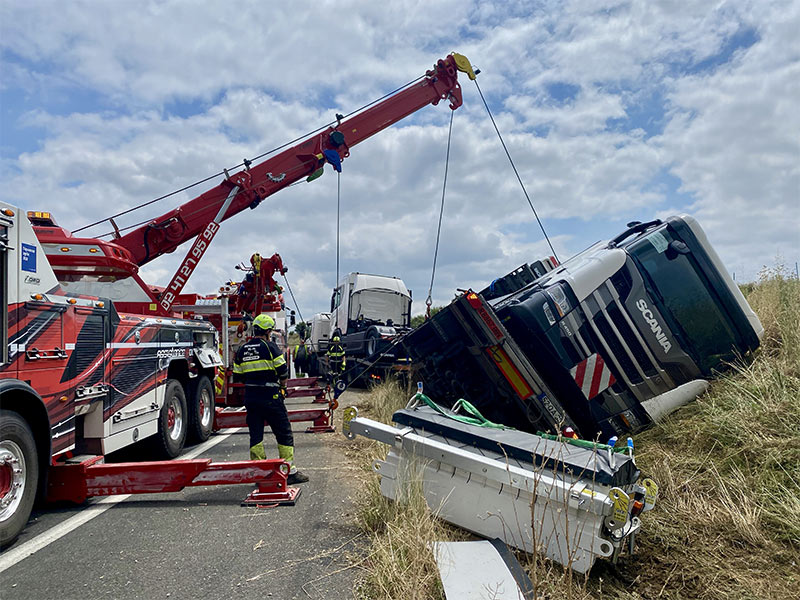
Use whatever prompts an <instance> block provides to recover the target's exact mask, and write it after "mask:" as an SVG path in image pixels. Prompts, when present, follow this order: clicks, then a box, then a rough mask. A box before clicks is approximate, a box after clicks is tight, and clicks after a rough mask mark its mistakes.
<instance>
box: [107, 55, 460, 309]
mask: <svg viewBox="0 0 800 600" xmlns="http://www.w3.org/2000/svg"><path fill="white" fill-rule="evenodd" d="M457 71H462V72H465V73H467V74H468V76H469V77H470V78H471V79H474V78H475V74H474V72H473V71H472V67H471V66H470V64H469V61H468V60H467V59H466V58H465V57H463V56H461V55H458V54H450V55H448V56H447V57H446V58H444V59H441V60H439V61H437V63H436V64H435V65H434V67H433V69H431V70H429V71H427V72H426V74H425V76H424V77H422V79H421V80H420V81H418V82H416V83H414V84H412V85H411V86H409V87H407V88H405V89H404V90H402V91H400V92H398V93H397V94H394V95H393V96H390V97H389V98H386V99H385V100H383V101H381V102H378V103H377V104H375V105H374V106H372V107H370V108H368V109H366V110H364V111H363V112H361V113H358V114H356V115H354V116H353V117H351V118H349V119H346V120H342V119H341V118H337V123H336V125H334V126H332V127H330V128H328V129H327V130H325V131H323V132H322V133H318V134H316V135H314V136H312V137H310V138H308V139H306V140H304V141H302V142H300V143H299V144H297V145H295V146H293V147H291V148H288V149H287V150H284V151H283V152H280V153H279V154H276V155H275V156H273V157H271V158H269V159H267V160H265V161H263V162H261V163H259V164H252V163H251V162H250V161H247V160H245V161H244V165H245V168H244V169H243V170H241V171H239V172H238V173H234V174H232V175H229V174H228V173H227V172H226V178H225V180H224V181H223V182H222V183H220V184H219V185H217V186H216V187H214V188H212V189H210V190H208V191H207V192H205V193H203V194H201V195H200V196H198V197H197V198H194V199H193V200H190V201H189V202H187V203H185V204H183V205H182V206H180V207H178V208H175V209H173V210H171V211H170V212H168V213H166V214H164V215H162V216H160V217H158V218H156V219H154V220H152V221H150V222H149V223H147V224H145V225H143V226H141V227H139V228H137V229H134V230H133V231H131V232H129V233H127V234H125V235H123V236H121V237H119V238H118V239H116V240H115V243H116V244H117V245H118V246H121V247H122V248H124V249H126V250H127V251H128V252H129V253H130V255H131V257H132V262H133V263H134V264H136V265H137V266H142V265H145V264H147V263H148V262H150V261H152V260H153V259H155V258H157V257H158V256H160V255H162V254H164V253H168V252H172V251H174V250H175V249H176V248H177V247H178V246H179V245H180V244H182V243H184V242H186V241H188V240H190V239H192V238H193V237H195V236H197V240H196V242H195V244H194V245H193V247H192V248H191V249H190V251H189V253H188V254H187V256H186V258H185V259H184V261H183V263H182V264H181V266H180V268H179V269H178V272H177V273H176V274H175V276H174V277H173V279H172V281H171V282H170V284H169V285H168V286H167V288H166V290H165V291H164V293H163V294H162V296H161V298H160V299H159V300H160V304H161V308H162V309H163V310H164V311H166V312H169V310H170V308H171V306H172V303H173V302H174V300H175V298H176V297H177V295H178V294H179V293H180V291H181V289H182V288H183V286H184V285H185V283H186V281H187V280H188V278H189V276H190V275H191V274H192V272H193V271H194V269H195V267H196V266H197V263H198V262H199V260H200V258H202V255H203V254H204V253H205V250H206V248H207V247H208V244H209V243H210V241H211V239H213V237H214V235H215V234H216V232H217V230H218V229H219V225H220V223H221V222H222V221H224V220H226V219H228V218H230V217H232V216H234V215H235V214H237V213H239V212H241V211H243V210H244V209H246V208H255V207H256V206H258V204H259V203H260V202H262V201H263V200H264V199H265V198H267V197H268V196H271V195H272V194H274V193H275V192H277V191H279V190H281V189H283V188H285V187H288V186H289V185H291V184H293V183H295V182H297V181H299V180H300V179H302V178H303V177H311V176H313V175H314V174H316V172H317V171H319V170H320V169H321V168H322V166H323V165H324V164H325V163H326V162H327V163H330V164H332V165H333V167H334V168H335V169H336V170H337V171H341V161H342V160H343V159H345V158H347V157H348V156H349V155H350V147H352V146H354V145H355V144H358V143H359V142H361V141H363V140H365V139H367V138H368V137H370V136H372V135H374V134H376V133H378V132H379V131H381V130H383V129H385V128H387V127H389V126H390V125H392V124H393V123H396V122H397V121H399V120H401V119H403V118H405V117H407V116H408V115H410V114H412V113H414V112H416V111H417V110H419V109H420V108H422V107H424V106H426V105H428V104H434V105H435V104H438V103H439V102H440V101H441V100H449V102H450V108H451V110H455V109H457V108H458V107H459V106H461V104H462V96H461V87H460V85H459V83H458V78H457ZM337 117H338V115H337Z"/></svg>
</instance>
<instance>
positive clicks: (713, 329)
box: [628, 229, 739, 373]
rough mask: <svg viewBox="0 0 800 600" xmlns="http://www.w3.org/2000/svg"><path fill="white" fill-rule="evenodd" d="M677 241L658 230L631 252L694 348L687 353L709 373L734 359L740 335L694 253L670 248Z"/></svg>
mask: <svg viewBox="0 0 800 600" xmlns="http://www.w3.org/2000/svg"><path fill="white" fill-rule="evenodd" d="M674 239H676V238H675V237H674V236H673V235H672V234H671V232H669V231H668V230H666V229H659V230H657V231H654V232H652V233H650V234H648V235H646V236H644V237H643V238H641V239H639V240H637V241H636V242H634V243H633V244H631V245H630V246H629V248H628V252H629V253H630V254H631V256H633V258H634V260H636V261H637V262H638V263H639V265H640V266H641V268H642V269H643V270H644V271H645V273H646V274H647V275H648V276H649V281H650V283H651V285H653V286H655V290H654V291H655V292H656V293H657V295H658V296H659V297H658V298H657V300H658V301H659V303H660V304H662V305H663V307H664V308H665V309H666V310H667V311H668V312H669V314H670V315H671V316H672V318H673V320H674V321H675V322H677V324H678V326H679V328H680V329H681V330H682V331H681V334H682V335H683V338H684V339H685V340H686V341H687V342H688V343H689V344H690V345H691V348H685V350H686V351H688V352H689V354H691V355H693V358H694V359H695V360H696V361H697V364H698V365H699V366H700V368H701V370H702V371H703V372H704V373H709V372H710V371H711V369H712V368H713V367H714V366H716V365H719V363H720V361H726V360H732V359H734V358H735V348H737V347H738V345H739V344H738V343H737V336H736V333H735V330H734V328H733V327H732V326H731V324H730V322H729V319H728V318H727V316H726V315H725V312H724V311H723V309H722V308H721V307H720V303H719V301H718V300H717V298H716V296H715V295H714V294H713V293H712V292H711V290H710V289H709V286H708V285H707V283H706V282H705V280H704V278H703V276H702V274H701V273H700V272H699V267H698V266H697V263H696V261H695V260H694V258H692V255H691V253H689V254H680V253H678V252H675V251H674V250H673V249H672V248H670V247H669V244H670V242H672V241H673V240H674Z"/></svg>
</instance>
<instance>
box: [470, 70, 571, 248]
mask: <svg viewBox="0 0 800 600" xmlns="http://www.w3.org/2000/svg"><path fill="white" fill-rule="evenodd" d="M475 87H476V88H478V94H480V96H481V100H483V105H484V106H485V107H486V112H487V113H489V119H491V121H492V125H494V130H495V131H496V132H497V137H498V138H500V143H501V144H502V145H503V150H505V152H506V156H507V157H508V162H510V163H511V168H512V169H514V174H515V175H516V176H517V181H519V185H520V186H521V187H522V193H523V194H525V199H526V200H527V201H528V204H529V205H530V207H531V210H532V211H533V216H534V217H536V222H537V223H539V228H540V229H541V230H542V234H544V239H545V240H547V245H548V246H550V251H551V252H552V253H553V257H554V258H555V259H556V260H557V261H558V254H556V250H555V248H553V244H551V243H550V238H549V237H548V235H547V232H546V231H545V230H544V225H543V224H542V220H541V219H540V218H539V215H538V214H537V212H536V209H535V208H534V207H533V202H531V197H530V196H529V195H528V190H526V189H525V184H524V183H522V177H520V175H519V171H517V166H516V165H515V164H514V159H512V158H511V153H510V152H509V151H508V147H507V146H506V143H505V141H503V136H502V135H500V129H499V128H498V127H497V123H495V120H494V116H492V111H491V110H489V104H488V103H487V102H486V98H484V97H483V92H482V91H481V86H480V85H478V80H477V79H475ZM559 262H560V261H559Z"/></svg>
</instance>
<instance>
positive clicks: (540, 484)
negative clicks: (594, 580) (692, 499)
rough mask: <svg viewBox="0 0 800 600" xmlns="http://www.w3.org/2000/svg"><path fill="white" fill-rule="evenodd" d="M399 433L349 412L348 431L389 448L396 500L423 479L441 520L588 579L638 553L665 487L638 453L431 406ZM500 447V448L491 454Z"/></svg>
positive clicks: (378, 467) (384, 472) (400, 419)
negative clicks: (599, 567) (642, 473)
mask: <svg viewBox="0 0 800 600" xmlns="http://www.w3.org/2000/svg"><path fill="white" fill-rule="evenodd" d="M393 419H394V421H395V422H396V423H398V425H399V427H393V426H391V425H386V424H384V423H380V422H377V421H372V420H370V419H365V418H361V417H358V411H357V410H356V409H355V408H354V407H348V408H347V409H345V412H344V419H343V426H342V431H343V433H344V434H345V435H346V436H347V437H348V438H350V439H352V438H354V437H355V436H356V435H361V436H364V437H367V438H370V439H373V440H376V441H378V442H381V443H384V444H387V445H388V446H389V452H388V454H387V456H386V458H385V459H384V460H377V461H375V463H374V465H373V467H374V470H375V472H376V473H377V474H379V475H380V488H381V493H382V494H383V495H384V496H385V497H387V498H389V499H393V500H396V499H398V498H402V497H403V496H404V494H407V493H408V489H409V485H410V484H411V483H412V482H413V481H422V482H424V483H423V486H422V487H423V489H422V493H423V495H424V497H425V500H426V502H427V504H428V506H429V508H430V509H431V511H432V512H433V513H434V514H436V515H437V516H438V517H439V518H441V519H443V520H444V521H447V522H449V523H452V524H454V525H457V526H459V527H463V528H464V529H467V530H469V531H472V532H475V533H477V534H479V535H482V536H484V537H487V538H490V539H491V538H500V539H502V540H503V541H504V542H506V543H507V544H509V545H511V546H514V547H516V548H519V549H521V550H524V551H526V552H539V553H541V554H543V555H544V556H547V557H548V558H550V559H552V560H554V561H556V562H559V563H560V564H562V565H565V566H568V567H570V568H571V569H573V570H574V571H576V572H579V573H586V572H588V571H589V569H590V568H591V567H592V565H593V564H594V562H595V560H596V559H597V558H598V557H603V558H610V559H611V560H612V561H616V560H617V558H618V557H619V555H620V554H621V552H622V551H623V549H624V547H625V545H626V543H627V547H628V550H629V552H630V553H631V554H633V548H634V541H633V540H634V536H635V534H636V533H637V532H638V531H639V529H640V528H641V525H642V522H641V520H640V518H639V517H640V515H641V513H642V512H644V511H647V510H650V509H652V508H653V506H654V505H655V502H656V497H657V493H658V486H657V485H656V484H655V482H653V481H652V480H650V479H645V480H643V481H642V482H639V471H638V469H636V467H635V462H634V458H633V453H632V449H631V451H630V452H629V453H626V454H625V455H617V454H616V453H615V452H613V451H612V452H613V456H609V453H608V452H604V451H600V450H598V449H587V448H581V447H579V446H576V445H574V444H568V443H566V442H564V441H561V440H558V439H557V440H548V439H546V438H544V437H542V436H537V435H534V434H529V433H525V432H521V431H516V430H507V431H503V430H497V429H487V428H482V427H477V426H474V425H469V424H465V423H459V422H456V421H453V420H448V419H447V418H446V417H444V416H442V415H441V414H438V413H436V412H434V411H433V410H432V409H430V408H428V407H424V408H418V409H412V410H408V409H406V410H402V411H398V413H395V415H394V417H393ZM492 447H493V448H494V450H492V449H491V448H492Z"/></svg>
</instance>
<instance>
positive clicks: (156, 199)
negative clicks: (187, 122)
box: [72, 75, 425, 237]
mask: <svg viewBox="0 0 800 600" xmlns="http://www.w3.org/2000/svg"><path fill="white" fill-rule="evenodd" d="M424 77H425V75H420V76H419V77H417V78H416V79H412V80H411V81H409V82H408V83H406V84H405V85H401V86H400V87H399V88H396V89H395V90H393V91H391V92H389V93H387V94H384V95H383V96H381V97H380V98H378V99H376V100H373V101H372V102H369V103H367V104H365V105H363V106H362V107H361V108H357V109H355V110H353V111H350V112H349V113H347V114H346V115H344V116H343V117H342V119H346V118H348V117H352V116H353V115H354V114H356V113H359V112H361V111H363V110H366V109H367V108H369V107H370V106H373V105H374V104H377V103H378V102H382V101H383V100H385V99H386V98H388V97H389V96H393V95H394V94H396V93H398V92H400V91H402V90H404V89H406V88H407V87H410V86H412V85H414V84H415V83H417V82H418V81H419V80H421V79H423V78H424ZM340 121H341V119H337V120H336V121H331V122H330V123H328V124H326V125H323V126H321V127H318V128H317V129H315V130H313V131H311V132H309V133H306V134H304V135H301V136H300V137H296V138H295V139H293V140H291V141H289V142H286V143H285V144H282V145H281V146H278V147H276V148H273V149H272V150H267V151H266V152H263V153H261V154H259V155H258V156H254V157H253V158H251V159H250V160H247V159H245V160H243V161H242V162H240V163H239V164H238V165H236V166H234V167H231V168H230V170H231V171H232V170H234V169H238V168H240V167H247V166H248V165H249V164H250V163H251V162H254V161H256V160H260V159H262V158H264V157H265V156H269V155H270V154H273V153H275V152H277V151H278V150H283V149H284V148H286V147H287V146H290V145H291V144H294V143H295V142H300V141H302V140H304V139H306V138H308V137H310V136H312V135H316V134H317V133H319V132H321V131H324V130H325V129H327V128H328V127H333V126H334V125H336V124H337V123H339V122H340ZM223 175H225V171H224V170H223V171H221V172H219V173H215V174H213V175H209V176H208V177H205V178H204V179H200V180H199V181H195V182H194V183H192V184H190V185H187V186H185V187H182V188H181V189H179V190H175V191H174V192H170V193H169V194H164V195H163V196H159V197H158V198H153V199H152V200H149V201H147V202H143V203H142V204H139V205H138V206H134V207H132V208H129V209H127V210H123V211H122V212H118V213H116V214H114V215H111V216H110V217H106V218H105V219H101V220H99V221H95V222H94V223H90V224H89V225H84V226H83V227H80V228H79V229H75V230H74V231H73V232H72V233H73V234H75V233H78V232H79V231H83V230H84V229H89V228H90V227H94V226H95V225H100V224H101V223H105V222H106V221H108V220H110V219H115V218H117V217H121V216H122V215H127V214H128V213H132V212H134V211H137V210H139V209H140V208H144V207H145V206H149V205H151V204H154V203H156V202H159V201H160V200H165V199H166V198H169V197H171V196H174V195H176V194H180V193H181V192H185V191H186V190H189V189H191V188H193V187H195V186H198V185H200V184H201V183H205V182H207V181H211V180H212V179H215V178H217V177H222V176H223ZM298 183H299V182H298ZM292 185H294V184H292ZM150 220H152V219H148V220H147V221H142V222H141V223H138V224H137V225H131V226H129V227H125V228H123V229H120V231H125V230H127V229H132V228H134V227H138V226H140V225H144V224H145V223H148V222H149V221H150ZM113 233H115V232H113V231H112V232H109V233H104V234H103V235H101V236H97V237H105V236H107V235H111V234H113Z"/></svg>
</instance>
